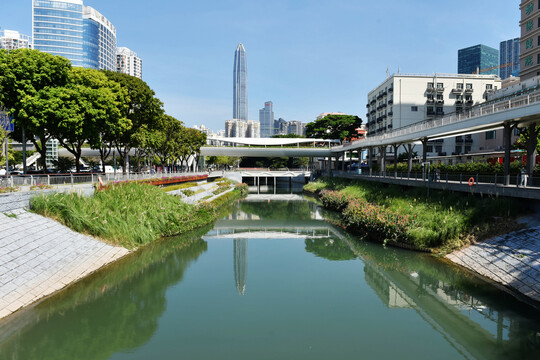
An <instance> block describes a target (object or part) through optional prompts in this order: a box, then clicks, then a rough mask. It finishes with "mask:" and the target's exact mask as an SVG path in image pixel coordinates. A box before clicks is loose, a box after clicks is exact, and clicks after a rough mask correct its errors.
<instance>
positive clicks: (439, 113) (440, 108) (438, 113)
mask: <svg viewBox="0 0 540 360" xmlns="http://www.w3.org/2000/svg"><path fill="white" fill-rule="evenodd" d="M437 115H444V112H443V108H442V107H437Z"/></svg>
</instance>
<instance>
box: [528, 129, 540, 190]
mask: <svg viewBox="0 0 540 360" xmlns="http://www.w3.org/2000/svg"><path fill="white" fill-rule="evenodd" d="M528 130H529V139H528V140H527V174H529V184H530V185H532V179H533V171H534V166H535V165H536V146H537V144H538V133H539V132H540V127H537V124H536V123H532V124H529V127H528ZM529 184H528V185H529Z"/></svg>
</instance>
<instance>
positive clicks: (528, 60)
mask: <svg viewBox="0 0 540 360" xmlns="http://www.w3.org/2000/svg"><path fill="white" fill-rule="evenodd" d="M532 64H533V58H532V56H527V57H526V58H525V66H532Z"/></svg>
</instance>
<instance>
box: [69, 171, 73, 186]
mask: <svg viewBox="0 0 540 360" xmlns="http://www.w3.org/2000/svg"><path fill="white" fill-rule="evenodd" d="M69 177H70V178H71V186H73V173H70V174H69Z"/></svg>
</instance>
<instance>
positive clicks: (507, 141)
mask: <svg viewBox="0 0 540 360" xmlns="http://www.w3.org/2000/svg"><path fill="white" fill-rule="evenodd" d="M514 127H515V126H512V124H511V123H505V124H504V132H503V143H504V185H510V147H511V146H512V130H513V129H514Z"/></svg>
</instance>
